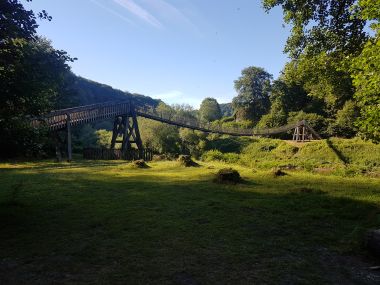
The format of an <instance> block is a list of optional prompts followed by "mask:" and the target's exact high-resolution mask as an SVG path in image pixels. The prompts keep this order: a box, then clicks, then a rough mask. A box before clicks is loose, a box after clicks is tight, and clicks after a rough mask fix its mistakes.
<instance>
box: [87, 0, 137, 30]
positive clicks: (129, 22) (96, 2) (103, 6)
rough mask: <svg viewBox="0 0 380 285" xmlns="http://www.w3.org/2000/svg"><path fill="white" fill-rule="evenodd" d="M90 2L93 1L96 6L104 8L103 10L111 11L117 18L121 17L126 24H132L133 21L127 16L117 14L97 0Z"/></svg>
mask: <svg viewBox="0 0 380 285" xmlns="http://www.w3.org/2000/svg"><path fill="white" fill-rule="evenodd" d="M90 1H91V2H92V3H94V4H95V5H96V6H98V7H100V8H102V9H104V10H105V11H107V12H109V13H111V14H112V15H114V16H117V17H118V18H120V19H122V20H123V21H125V22H127V23H128V24H132V25H134V23H133V22H132V21H131V20H130V19H129V18H127V17H125V16H123V15H121V14H119V13H118V12H116V11H114V10H112V9H110V8H108V7H107V6H105V5H103V4H102V3H100V2H98V1H97V0H90Z"/></svg>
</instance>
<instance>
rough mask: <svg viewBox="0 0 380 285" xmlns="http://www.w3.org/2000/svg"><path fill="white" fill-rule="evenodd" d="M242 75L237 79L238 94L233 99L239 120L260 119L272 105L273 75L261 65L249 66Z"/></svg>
mask: <svg viewBox="0 0 380 285" xmlns="http://www.w3.org/2000/svg"><path fill="white" fill-rule="evenodd" d="M241 73H242V75H241V76H240V77H239V79H237V80H235V82H234V83H235V89H236V91H237V92H238V95H237V96H236V97H235V98H234V99H233V101H232V106H233V109H234V112H235V116H236V118H237V119H239V120H252V121H258V120H259V119H260V118H261V116H262V115H264V114H265V113H266V112H267V111H268V110H269V107H270V101H269V95H270V83H271V79H272V77H273V76H272V75H271V74H269V73H268V72H266V71H265V70H264V69H263V68H261V67H255V66H251V67H247V68H245V69H243V70H242V72H241Z"/></svg>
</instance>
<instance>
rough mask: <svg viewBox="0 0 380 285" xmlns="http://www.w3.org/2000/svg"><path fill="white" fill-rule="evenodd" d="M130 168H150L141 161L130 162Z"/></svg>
mask: <svg viewBox="0 0 380 285" xmlns="http://www.w3.org/2000/svg"><path fill="white" fill-rule="evenodd" d="M132 166H133V167H135V168H150V166H149V165H148V164H147V163H146V162H145V161H144V160H143V159H139V160H134V161H132Z"/></svg>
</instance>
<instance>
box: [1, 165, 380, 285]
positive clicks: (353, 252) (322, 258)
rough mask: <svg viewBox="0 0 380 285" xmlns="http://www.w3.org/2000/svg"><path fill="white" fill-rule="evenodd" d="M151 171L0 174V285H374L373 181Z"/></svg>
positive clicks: (377, 184)
mask: <svg viewBox="0 0 380 285" xmlns="http://www.w3.org/2000/svg"><path fill="white" fill-rule="evenodd" d="M211 165H212V166H214V167H210V166H211ZM150 166H151V168H150V169H135V168H133V167H131V166H130V165H128V164H126V163H121V162H107V163H104V162H99V163H98V162H86V161H79V162H76V163H73V164H72V165H68V164H51V163H45V162H44V163H35V164H34V163H21V164H14V165H11V164H0V185H1V188H0V240H1V243H0V284H51V283H54V284H379V282H380V272H378V271H371V270H370V269H369V267H370V266H374V265H379V264H380V261H378V260H377V261H376V260H375V259H374V258H372V257H370V256H368V255H367V253H366V252H365V251H364V249H362V247H361V244H360V241H361V238H362V235H363V234H364V232H365V231H366V230H367V229H368V228H372V227H375V228H379V227H380V207H379V206H380V195H379V194H380V193H379V192H380V180H379V179H369V178H355V179H353V178H350V179H348V178H341V177H334V176H329V177H325V176H318V175H311V174H306V173H299V172H291V173H290V174H289V175H286V176H284V177H277V178H274V177H273V175H272V174H271V173H270V172H269V171H268V172H256V173H253V172H252V171H251V170H250V169H244V168H240V167H238V166H236V168H237V169H238V170H239V172H240V173H241V174H242V176H243V178H244V180H245V181H246V183H244V184H237V185H220V184H216V183H213V182H212V180H213V175H214V174H215V173H216V172H217V171H218V169H220V168H222V167H224V165H222V164H217V163H214V164H208V165H204V166H203V167H199V168H190V169H188V168H178V167H177V164H176V162H156V163H151V164H150Z"/></svg>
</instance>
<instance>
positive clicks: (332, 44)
mask: <svg viewBox="0 0 380 285" xmlns="http://www.w3.org/2000/svg"><path fill="white" fill-rule="evenodd" d="M262 2H263V6H264V8H265V9H266V10H267V11H269V10H270V9H272V8H274V7H276V6H281V7H282V9H283V13H284V21H285V22H286V23H287V24H290V25H291V28H292V31H291V35H290V36H289V38H288V41H287V44H286V47H285V51H286V52H288V53H289V54H290V56H291V57H292V58H297V57H298V56H299V55H300V54H302V53H305V54H308V55H315V54H319V53H320V52H322V51H324V52H328V53H330V52H338V53H343V54H346V55H350V54H353V53H354V54H355V53H357V52H358V51H360V50H361V47H362V46H363V44H364V43H365V41H366V40H367V35H366V33H365V31H364V27H365V24H366V21H365V20H363V19H362V18H360V17H358V16H357V13H356V9H355V6H354V4H355V3H356V2H357V0H262Z"/></svg>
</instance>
